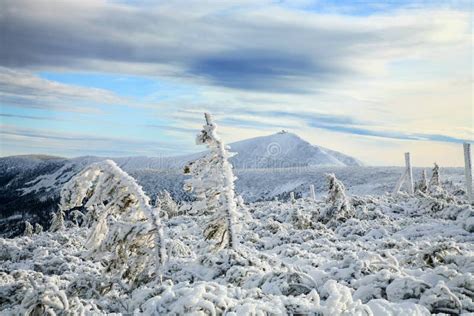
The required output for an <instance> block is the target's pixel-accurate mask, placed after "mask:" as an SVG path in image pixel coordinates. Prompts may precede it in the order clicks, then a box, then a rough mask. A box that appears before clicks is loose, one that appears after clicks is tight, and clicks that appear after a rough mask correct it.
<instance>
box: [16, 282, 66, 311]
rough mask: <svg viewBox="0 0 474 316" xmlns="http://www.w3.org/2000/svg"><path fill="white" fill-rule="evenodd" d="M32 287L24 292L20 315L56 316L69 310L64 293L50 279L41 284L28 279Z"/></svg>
mask: <svg viewBox="0 0 474 316" xmlns="http://www.w3.org/2000/svg"><path fill="white" fill-rule="evenodd" d="M30 281H31V285H32V287H31V288H30V289H29V290H28V291H27V292H26V294H25V297H24V298H23V300H22V302H21V309H22V312H21V313H22V314H23V315H27V316H30V315H31V316H33V315H56V313H65V312H67V311H68V310H69V301H68V299H67V297H66V294H65V293H64V291H62V290H60V289H59V287H58V286H57V285H56V284H55V282H54V281H53V280H52V279H49V278H46V279H45V280H42V282H41V284H37V283H36V281H35V280H34V279H30Z"/></svg>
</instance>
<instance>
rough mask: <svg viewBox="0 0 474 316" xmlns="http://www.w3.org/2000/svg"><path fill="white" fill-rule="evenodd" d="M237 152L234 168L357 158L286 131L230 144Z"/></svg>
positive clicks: (334, 163) (330, 162)
mask: <svg viewBox="0 0 474 316" xmlns="http://www.w3.org/2000/svg"><path fill="white" fill-rule="evenodd" d="M230 148H231V151H233V152H237V153H238V155H237V156H235V157H234V158H232V163H233V164H234V167H235V168H244V169H245V168H285V167H302V166H360V165H362V163H361V162H359V161H358V160H357V159H355V158H353V157H350V156H347V155H345V154H342V153H340V152H337V151H334V150H330V149H326V148H324V147H320V146H315V145H312V144H310V143H309V142H307V141H306V140H304V139H302V138H301V137H300V136H298V135H297V134H295V133H291V132H288V131H286V130H282V131H279V132H277V133H275V134H271V135H268V136H260V137H255V138H250V139H246V140H242V141H238V142H235V143H232V144H230Z"/></svg>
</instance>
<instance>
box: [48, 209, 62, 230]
mask: <svg viewBox="0 0 474 316" xmlns="http://www.w3.org/2000/svg"><path fill="white" fill-rule="evenodd" d="M63 229H64V211H63V210H59V211H58V212H57V213H53V214H52V217H51V226H50V227H49V231H51V232H57V231H60V230H63Z"/></svg>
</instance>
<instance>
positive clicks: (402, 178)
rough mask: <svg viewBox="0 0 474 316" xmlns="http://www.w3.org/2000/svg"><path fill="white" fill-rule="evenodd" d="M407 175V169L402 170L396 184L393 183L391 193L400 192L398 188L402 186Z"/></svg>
mask: <svg viewBox="0 0 474 316" xmlns="http://www.w3.org/2000/svg"><path fill="white" fill-rule="evenodd" d="M406 176H407V171H406V170H403V173H402V176H401V177H400V178H399V179H398V181H397V184H396V185H395V190H393V194H397V193H398V192H400V189H401V187H402V184H403V181H405V178H406Z"/></svg>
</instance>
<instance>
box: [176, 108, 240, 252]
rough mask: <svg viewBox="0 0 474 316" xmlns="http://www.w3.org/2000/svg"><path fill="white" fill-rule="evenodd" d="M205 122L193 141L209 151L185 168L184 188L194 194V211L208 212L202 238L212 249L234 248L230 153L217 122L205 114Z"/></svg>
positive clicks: (233, 207) (233, 197) (232, 175)
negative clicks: (209, 216)
mask: <svg viewBox="0 0 474 316" xmlns="http://www.w3.org/2000/svg"><path fill="white" fill-rule="evenodd" d="M205 118H206V125H204V126H203V129H202V130H201V132H200V133H199V134H198V135H197V138H196V144H198V145H206V146H207V147H208V149H209V153H208V154H207V155H205V156H204V157H202V158H200V159H198V160H196V161H194V162H191V163H190V164H188V165H187V166H186V167H185V174H190V175H191V176H192V178H191V179H188V180H186V182H185V189H186V190H188V191H190V192H193V193H194V194H195V195H196V198H197V201H196V202H195V203H194V205H193V207H194V209H195V211H197V212H200V213H204V214H211V220H210V221H209V223H208V224H207V226H206V227H205V228H204V237H205V239H206V240H208V241H209V242H210V247H211V248H212V249H214V250H220V249H222V248H234V249H235V248H236V246H237V244H238V240H237V237H236V235H235V225H236V223H235V220H236V217H237V214H236V213H237V207H236V199H235V193H234V180H235V179H236V178H235V176H234V174H233V172H232V165H231V164H230V163H229V158H230V157H232V156H233V154H232V153H229V152H228V150H227V148H226V146H225V145H224V143H223V142H222V140H221V139H220V138H219V136H218V135H217V133H216V129H217V125H216V124H214V123H213V122H212V118H211V115H210V114H208V113H206V114H205Z"/></svg>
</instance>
